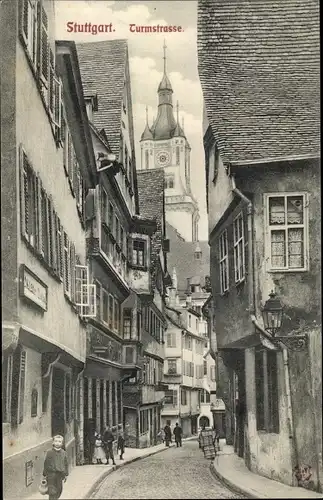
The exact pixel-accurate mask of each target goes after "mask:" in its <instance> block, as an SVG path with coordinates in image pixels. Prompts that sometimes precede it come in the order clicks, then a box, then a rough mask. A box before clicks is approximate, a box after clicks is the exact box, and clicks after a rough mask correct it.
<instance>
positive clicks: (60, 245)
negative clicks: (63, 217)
mask: <svg viewBox="0 0 323 500" xmlns="http://www.w3.org/2000/svg"><path fill="white" fill-rule="evenodd" d="M56 249H57V250H56V255H57V271H58V276H59V278H60V280H61V281H63V276H64V265H63V239H62V226H61V221H60V218H59V217H58V216H57V215H56Z"/></svg>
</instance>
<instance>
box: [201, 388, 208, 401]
mask: <svg viewBox="0 0 323 500" xmlns="http://www.w3.org/2000/svg"><path fill="white" fill-rule="evenodd" d="M209 402H210V393H209V392H207V391H205V390H203V391H200V403H202V404H203V403H209Z"/></svg>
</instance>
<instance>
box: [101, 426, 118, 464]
mask: <svg viewBox="0 0 323 500" xmlns="http://www.w3.org/2000/svg"><path fill="white" fill-rule="evenodd" d="M113 441H114V435H113V433H112V431H111V427H110V426H109V425H108V427H107V428H106V431H105V433H104V434H103V442H104V445H105V452H106V456H107V465H109V458H111V460H112V463H113V465H116V463H115V461H114V455H113Z"/></svg>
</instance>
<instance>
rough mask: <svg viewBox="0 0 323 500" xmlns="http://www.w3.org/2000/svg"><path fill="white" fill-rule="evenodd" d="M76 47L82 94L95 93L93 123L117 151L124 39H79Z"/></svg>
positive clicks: (124, 61)
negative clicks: (96, 97)
mask: <svg viewBox="0 0 323 500" xmlns="http://www.w3.org/2000/svg"><path fill="white" fill-rule="evenodd" d="M76 47H77V53H78V58H79V65H80V70H81V76H82V82H83V89H84V94H85V96H88V95H89V96H92V95H96V94H97V95H98V111H96V112H94V113H93V123H94V125H95V127H96V128H97V129H99V130H101V129H102V128H103V129H104V130H105V132H106V134H107V136H108V138H109V144H110V146H111V149H112V151H113V153H115V154H118V152H119V146H120V139H119V138H120V131H121V111H122V98H123V88H124V81H125V69H126V62H127V51H128V49H127V41H126V40H107V41H103V42H94V43H81V44H80V43H79V44H77V46H76Z"/></svg>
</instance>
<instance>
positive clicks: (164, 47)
mask: <svg viewBox="0 0 323 500" xmlns="http://www.w3.org/2000/svg"><path fill="white" fill-rule="evenodd" d="M163 49H164V57H163V59H164V73H165V74H166V49H167V45H166V40H165V38H164V45H163Z"/></svg>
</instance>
